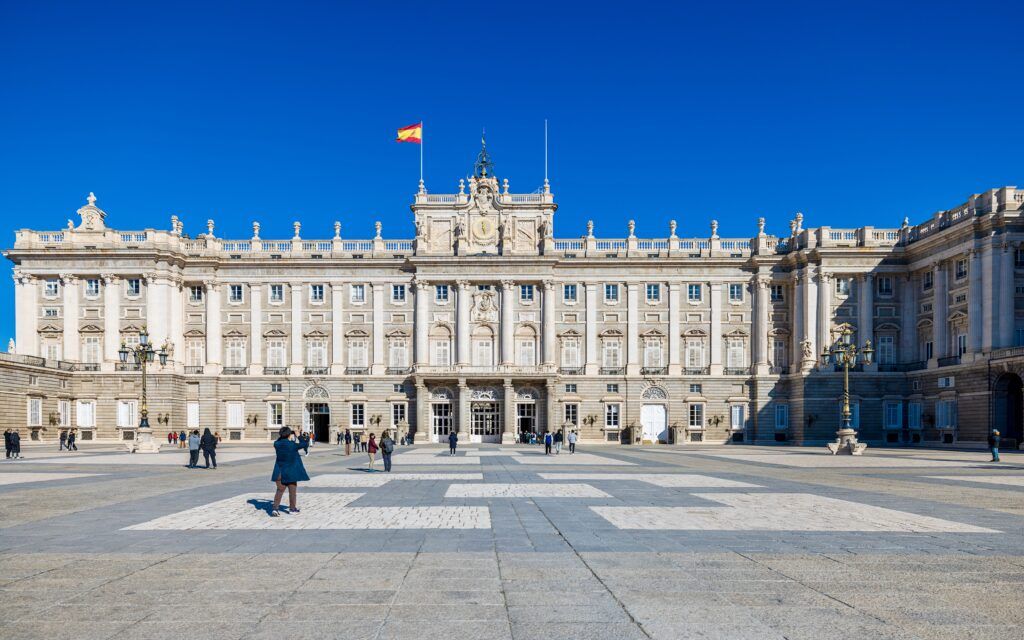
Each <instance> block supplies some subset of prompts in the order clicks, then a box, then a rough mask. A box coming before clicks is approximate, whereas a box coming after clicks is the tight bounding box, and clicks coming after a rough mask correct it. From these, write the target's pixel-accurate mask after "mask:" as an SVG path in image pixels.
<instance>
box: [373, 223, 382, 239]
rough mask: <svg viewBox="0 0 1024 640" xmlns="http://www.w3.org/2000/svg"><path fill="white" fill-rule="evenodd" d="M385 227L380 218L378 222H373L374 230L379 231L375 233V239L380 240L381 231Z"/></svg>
mask: <svg viewBox="0 0 1024 640" xmlns="http://www.w3.org/2000/svg"><path fill="white" fill-rule="evenodd" d="M383 228H384V225H382V224H381V223H380V220H378V221H377V222H374V223H373V230H374V231H375V232H376V233H377V235H375V236H374V237H373V239H374V240H380V239H381V237H380V232H381V229H383Z"/></svg>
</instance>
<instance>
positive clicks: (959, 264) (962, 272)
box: [956, 258, 967, 280]
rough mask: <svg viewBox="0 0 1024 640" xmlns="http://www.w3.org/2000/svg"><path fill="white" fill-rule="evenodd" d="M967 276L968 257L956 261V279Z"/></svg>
mask: <svg viewBox="0 0 1024 640" xmlns="http://www.w3.org/2000/svg"><path fill="white" fill-rule="evenodd" d="M966 277H967V259H966V258H964V259H961V260H957V261H956V279H957V280H963V279H964V278H966Z"/></svg>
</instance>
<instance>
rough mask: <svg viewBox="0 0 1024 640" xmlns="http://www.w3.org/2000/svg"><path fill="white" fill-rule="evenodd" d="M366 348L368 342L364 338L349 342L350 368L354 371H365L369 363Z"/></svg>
mask: <svg viewBox="0 0 1024 640" xmlns="http://www.w3.org/2000/svg"><path fill="white" fill-rule="evenodd" d="M366 346H367V345H366V340H364V339H362V338H356V339H352V340H349V341H348V366H350V367H352V368H353V369H363V368H365V367H366V363H367V362H368V358H367V357H366Z"/></svg>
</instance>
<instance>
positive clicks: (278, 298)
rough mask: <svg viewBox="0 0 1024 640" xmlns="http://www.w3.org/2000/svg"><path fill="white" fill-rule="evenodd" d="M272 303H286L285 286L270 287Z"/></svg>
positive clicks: (273, 285)
mask: <svg viewBox="0 0 1024 640" xmlns="http://www.w3.org/2000/svg"><path fill="white" fill-rule="evenodd" d="M270 301H271V302H284V285H283V284H272V285H270Z"/></svg>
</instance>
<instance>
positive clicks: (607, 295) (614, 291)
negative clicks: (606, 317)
mask: <svg viewBox="0 0 1024 640" xmlns="http://www.w3.org/2000/svg"><path fill="white" fill-rule="evenodd" d="M604 301H605V302H618V301H619V285H617V284H606V285H604Z"/></svg>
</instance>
